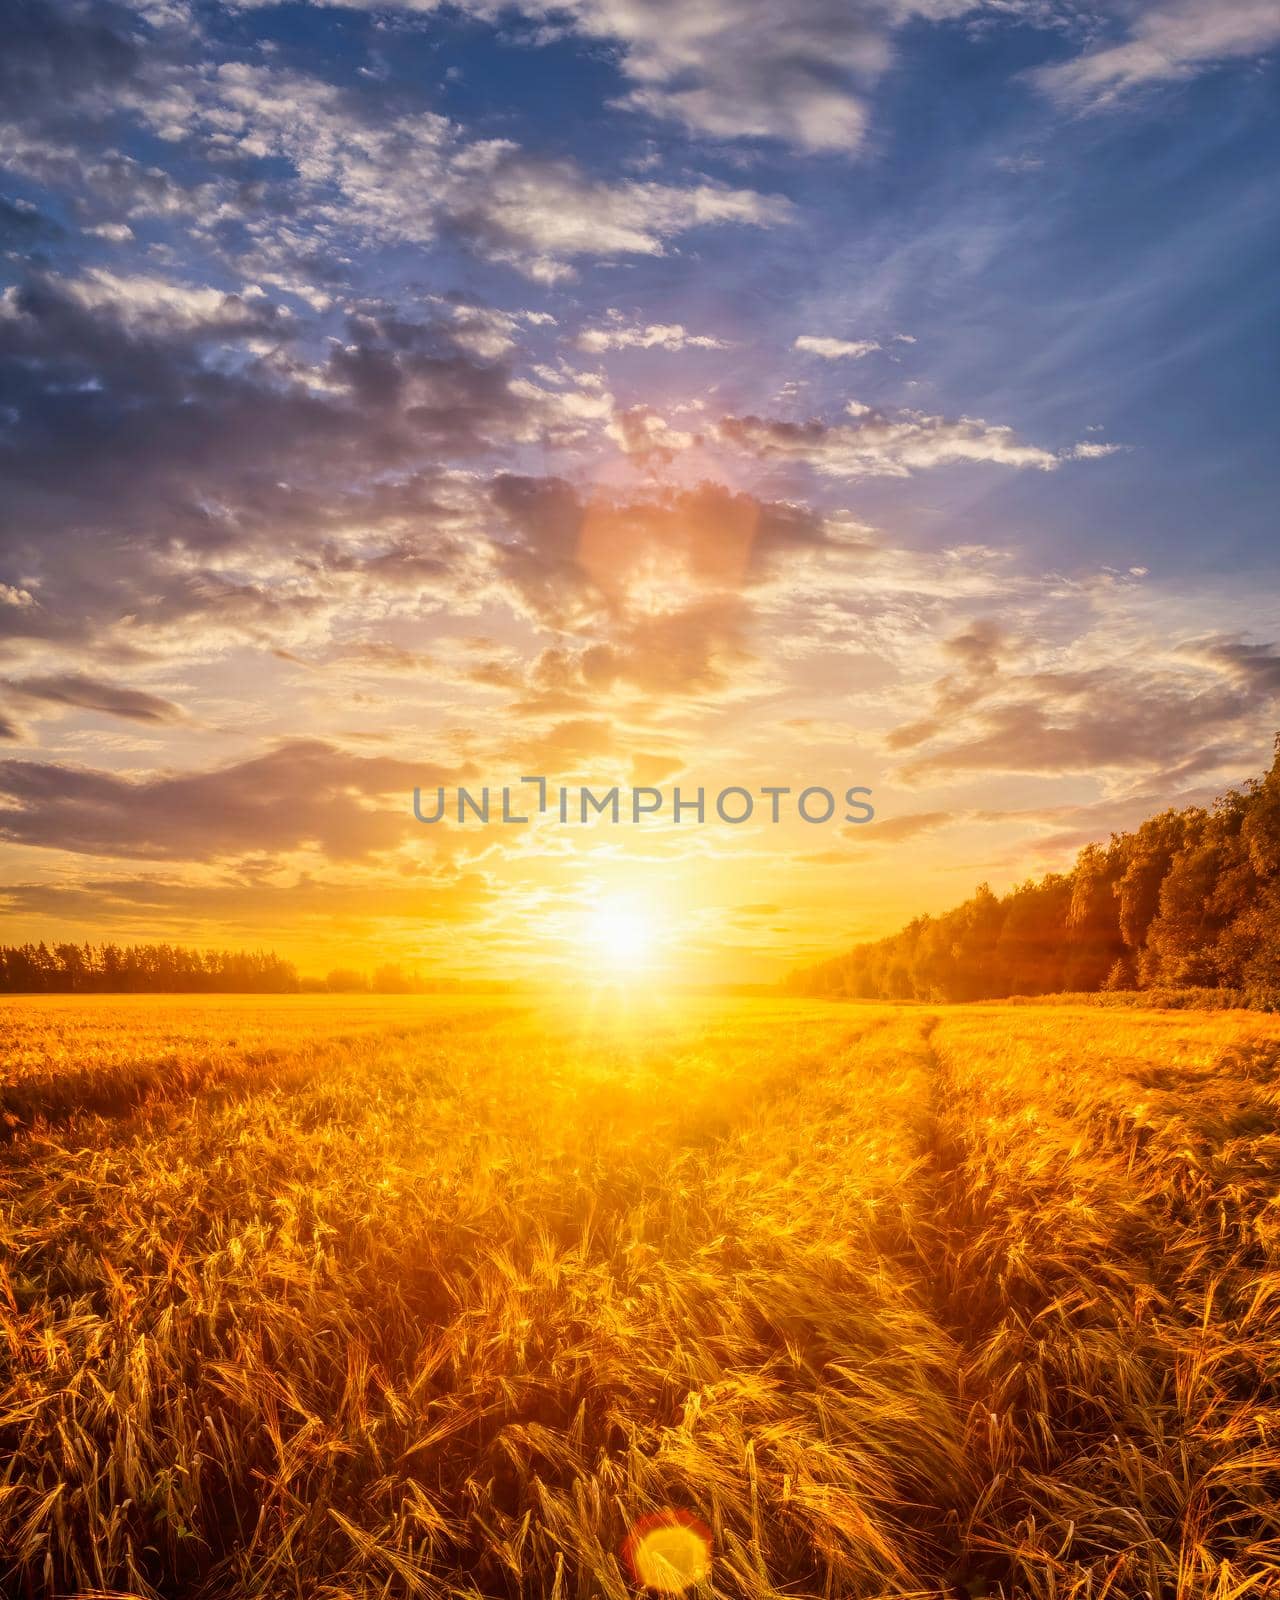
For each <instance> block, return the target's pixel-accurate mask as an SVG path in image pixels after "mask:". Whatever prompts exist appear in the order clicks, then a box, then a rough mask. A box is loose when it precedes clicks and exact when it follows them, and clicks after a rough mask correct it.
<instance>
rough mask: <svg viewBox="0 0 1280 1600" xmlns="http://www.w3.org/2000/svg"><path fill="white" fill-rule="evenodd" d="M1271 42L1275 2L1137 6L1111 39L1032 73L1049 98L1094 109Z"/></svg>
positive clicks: (1276, 30) (1174, 1) (1277, 36)
mask: <svg viewBox="0 0 1280 1600" xmlns="http://www.w3.org/2000/svg"><path fill="white" fill-rule="evenodd" d="M1277 43H1280V10H1277V8H1276V5H1275V3H1274V0H1212V3H1211V4H1206V3H1205V0H1171V3H1166V4H1155V5H1151V4H1148V5H1145V6H1143V7H1141V8H1140V9H1139V10H1138V11H1137V12H1136V14H1135V15H1134V16H1133V19H1132V21H1131V22H1130V23H1129V25H1128V29H1127V32H1126V33H1125V35H1124V37H1122V38H1121V39H1119V40H1118V41H1117V42H1115V43H1113V44H1103V45H1100V46H1098V47H1097V48H1095V49H1092V50H1089V51H1087V52H1086V53H1085V54H1084V55H1080V56H1077V57H1075V58H1074V60H1070V61H1062V62H1057V63H1055V64H1054V65H1052V66H1048V67H1040V68H1038V69H1036V70H1035V71H1034V72H1033V73H1032V75H1031V76H1032V78H1033V79H1034V81H1035V82H1036V83H1038V84H1039V86H1040V87H1041V88H1042V89H1043V90H1045V92H1046V93H1048V94H1050V95H1052V97H1053V98H1054V99H1055V100H1059V101H1062V102H1065V103H1067V104H1071V105H1080V106H1085V107H1087V108H1093V109H1097V108H1100V107H1104V106H1108V105H1112V104H1114V103H1115V102H1116V101H1118V100H1119V99H1121V98H1122V97H1123V96H1125V95H1126V94H1128V93H1131V92H1132V91H1134V90H1137V89H1142V88H1145V87H1147V86H1148V85H1151V84H1156V83H1167V82H1171V81H1176V80H1178V79H1182V78H1190V77H1193V76H1194V75H1195V74H1196V73H1198V72H1203V71H1205V70H1207V69H1208V68H1210V67H1213V66H1216V65H1217V64H1219V63H1221V62H1224V61H1230V60H1240V59H1247V58H1250V57H1255V56H1259V55H1262V54H1263V53H1264V52H1265V51H1267V50H1270V49H1272V48H1273V47H1274V46H1275V45H1276V44H1277Z"/></svg>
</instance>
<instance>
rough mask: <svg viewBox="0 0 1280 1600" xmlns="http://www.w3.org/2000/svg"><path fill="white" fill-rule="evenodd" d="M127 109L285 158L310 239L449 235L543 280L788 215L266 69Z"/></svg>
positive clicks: (201, 78) (785, 205)
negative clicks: (469, 133) (584, 164)
mask: <svg viewBox="0 0 1280 1600" xmlns="http://www.w3.org/2000/svg"><path fill="white" fill-rule="evenodd" d="M137 110H138V112H139V114H140V115H141V116H142V117H143V118H144V119H146V120H147V121H148V122H150V123H151V125H152V126H153V127H155V128H156V129H157V131H159V132H160V133H161V134H162V135H163V136H164V137H170V138H172V137H175V136H178V135H181V136H184V137H187V138H189V139H193V140H196V141H201V142H203V143H204V145H205V147H206V149H207V150H208V152H209V153H210V155H214V154H216V153H217V152H218V151H219V150H228V149H229V150H231V151H234V152H235V154H236V155H237V156H238V157H239V158H240V159H242V160H245V161H248V162H252V163H257V164H265V163H270V162H280V161H283V162H284V163H286V164H287V166H288V168H289V169H290V172H291V179H290V184H289V187H290V192H291V202H292V206H291V209H292V210H294V211H297V210H299V209H301V210H303V211H304V212H305V213H306V214H307V215H308V216H309V217H310V219H311V221H312V222H313V224H314V225H315V226H316V227H317V228H318V229H319V230H320V232H321V233H322V235H331V234H333V233H334V232H335V229H336V228H338V227H340V229H341V231H343V232H357V233H363V234H364V235H366V236H369V237H371V238H373V239H376V240H379V241H382V242H412V243H425V242H429V241H431V240H434V239H435V238H437V237H438V236H439V235H440V234H441V233H447V234H449V235H451V236H452V237H455V238H457V239H459V240H461V241H462V242H464V243H465V244H466V245H468V246H469V247H470V248H472V249H474V250H475V251H477V252H478V253H480V254H482V255H485V256H488V257H489V258H490V259H492V260H495V261H502V262H506V263H508V264H510V265H511V266H513V267H516V268H517V269H518V270H519V271H521V272H523V273H525V274H526V276H528V277H530V278H533V279H535V280H537V281H540V282H544V283H555V282H559V281H561V280H563V279H565V278H567V277H570V276H572V274H573V262H574V261H575V260H576V259H578V258H580V257H584V256H591V257H601V256H614V255H661V254H662V253H663V251H664V249H665V247H666V243H667V241H668V240H670V239H672V238H674V237H676V236H677V235H680V234H683V233H687V232H688V231H690V230H691V229H694V228H699V227H705V226H710V225H714V224H724V223H730V224H739V225H743V224H745V225H750V226H773V225H776V224H778V223H782V222H786V221H788V220H789V219H790V216H791V206H790V204H789V202H788V201H786V200H785V199H783V198H781V197H780V196H766V195H761V194H757V193H756V192H755V191H753V190H750V189H731V188H728V187H725V186H723V185H719V184H713V183H710V182H707V181H700V182H696V183H693V184H690V185H688V186H685V187H680V186H676V185H671V184H661V183H653V182H639V181H634V180H632V181H624V182H621V183H608V182H605V181H603V180H600V179H596V178H592V177H590V176H588V175H587V174H586V173H585V172H584V171H583V170H582V168H581V167H580V166H579V165H578V163H577V162H576V161H574V160H572V159H570V158H567V157H559V158H551V157H545V156H537V155H533V154H530V153H528V152H526V151H524V150H522V149H521V148H520V147H519V146H518V145H516V144H514V143H513V142H511V141H510V140H507V139H482V140H472V141H468V140H466V139H465V138H464V137H462V135H461V132H460V130H459V129H458V128H457V126H456V124H454V123H452V122H451V121H450V120H449V119H447V118H445V117H442V116H440V115H438V114H436V113H434V112H430V111H417V112H412V113H397V112H392V113H391V114H388V113H387V111H386V109H385V107H384V106H383V105H382V104H381V103H380V102H377V101H373V100H370V99H369V98H368V97H366V96H363V95H361V94H359V93H357V92H355V91H352V90H348V89H344V88H342V87H339V86H337V85H334V84H332V83H328V82H325V81H323V80H321V79H319V78H314V77H310V76H307V75H305V74H302V73H298V72H289V71H286V70H284V69H281V68H277V67H270V66H259V65H253V64H249V63H244V62H234V61H231V62H223V63H222V64H221V65H219V66H218V67H216V68H210V69H204V70H202V71H199V72H197V73H188V74H185V75H183V76H181V77H180V78H179V79H177V81H176V82H175V84H174V87H173V90H172V92H171V93H170V94H168V95H167V96H166V95H160V96H158V97H155V98H143V99H140V100H139V102H138V105H137ZM335 199H336V202H337V204H336V205H335Z"/></svg>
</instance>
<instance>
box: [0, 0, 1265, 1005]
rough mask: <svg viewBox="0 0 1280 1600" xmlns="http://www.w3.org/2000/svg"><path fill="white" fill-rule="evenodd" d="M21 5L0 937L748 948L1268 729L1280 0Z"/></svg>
mask: <svg viewBox="0 0 1280 1600" xmlns="http://www.w3.org/2000/svg"><path fill="white" fill-rule="evenodd" d="M5 27H6V37H5V38H4V42H3V49H2V50H0V483H2V485H3V488H2V491H0V916H2V917H3V937H4V938H5V939H6V940H7V941H14V940H21V939H26V938H31V939H39V938H45V939H47V940H49V941H51V942H52V941H55V940H56V941H64V940H76V941H80V940H84V939H92V940H94V941H98V940H102V939H112V940H118V941H130V940H150V939H164V940H168V941H173V942H181V943H184V944H198V945H205V946H233V947H237V948H239V947H242V946H250V947H272V948H275V949H276V950H278V951H279V952H280V953H281V954H284V955H287V956H290V957H292V958H294V959H296V960H297V961H298V962H299V963H300V965H301V966H302V967H303V968H304V969H305V970H307V971H314V972H323V971H325V970H327V969H328V968H329V967H333V966H338V965H343V966H349V965H353V964H354V965H366V966H372V965H375V964H377V963H378V962H381V961H397V962H403V963H404V964H405V965H406V966H408V967H411V968H415V969H417V970H419V971H422V972H424V973H432V972H441V973H447V974H453V975H457V976H461V977H476V976H499V977H516V976H523V975H526V974H528V973H538V972H544V971H545V972H547V973H560V974H562V975H563V974H566V973H567V974H570V975H572V974H573V973H574V972H575V971H579V970H592V969H593V966H594V965H596V964H598V963H599V962H600V960H601V952H600V949H599V948H598V947H599V946H600V945H601V944H602V943H603V945H604V946H606V947H607V946H608V945H609V944H610V939H611V937H612V939H613V943H614V945H615V946H616V947H617V948H615V949H614V950H613V955H614V957H616V958H618V960H619V961H620V963H621V964H622V965H624V966H625V965H626V964H627V962H628V961H630V960H632V959H633V958H635V964H636V965H640V964H641V963H640V962H639V959H638V946H639V945H641V944H643V945H644V947H645V948H644V957H645V962H647V963H648V964H649V965H650V966H652V967H654V968H655V969H657V970H661V971H662V972H663V973H665V974H667V975H668V976H679V977H682V978H689V979H691V980H694V981H719V980H723V979H733V980H743V981H758V980H769V979H773V978H776V977H779V976H781V975H782V974H783V973H785V972H786V971H787V970H788V969H789V968H790V967H792V966H794V965H796V964H798V963H803V962H806V961H809V960H812V959H815V958H817V957H822V956H825V955H828V954H831V953H834V952H836V951H838V950H840V949H842V948H845V947H847V946H848V945H850V944H852V943H854V942H856V941H858V940H860V939H865V938H870V937H875V936H878V935H880V934H883V933H887V932H890V931H892V930H893V929H894V928H896V927H898V926H900V925H901V924H902V923H903V922H904V921H905V920H907V919H908V918H909V917H911V916H913V915H915V914H917V913H920V912H928V911H939V910H942V909H944V908H945V907H947V906H949V905H951V904H954V903H955V902H956V901H958V900H960V899H962V898H964V897H965V896H966V895H967V894H968V893H969V892H970V891H971V890H972V889H973V887H974V886H975V885H976V884H977V883H978V882H979V881H981V880H985V881H988V882H989V883H991V885H992V887H993V888H995V889H996V890H997V891H1000V890H1002V889H1004V888H1007V887H1009V886H1010V885H1012V884H1013V883H1015V882H1018V881H1021V880H1023V879H1025V878H1027V877H1029V876H1038V875H1039V874H1041V873H1044V872H1046V871H1050V870H1058V869H1061V868H1063V867H1065V866H1066V865H1068V864H1069V863H1070V861H1071V860H1072V858H1073V856H1074V854H1075V852H1076V851H1077V850H1078V849H1079V848H1080V847H1081V846H1082V845H1083V844H1085V843H1086V842H1088V841H1090V840H1093V839H1105V838H1106V837H1107V836H1108V834H1109V833H1110V832H1111V831H1112V830H1113V829H1118V828H1122V827H1126V826H1130V825H1132V824H1134V823H1136V822H1137V821H1139V820H1141V818H1142V817H1143V816H1145V815H1147V814H1149V813H1151V812H1153V811H1156V810H1159V809H1163V808H1164V807H1165V806H1166V805H1171V804H1177V805H1184V804H1193V803H1206V802H1208V801H1210V800H1211V799H1212V797H1213V796H1214V795H1215V794H1217V793H1220V792H1221V791H1222V790H1223V789H1225V788H1226V787H1228V786H1232V785H1238V784H1239V783H1241V782H1242V781H1243V780H1245V779H1247V778H1248V777H1249V776H1250V775H1252V774H1254V773H1257V772H1260V771H1261V770H1262V769H1263V768H1264V767H1265V766H1266V765H1267V764H1268V763H1269V758H1270V752H1271V747H1272V743H1273V739H1274V736H1275V733H1276V730H1277V728H1278V727H1280V707H1277V704H1276V702H1277V699H1278V698H1280V615H1277V609H1278V608H1277V575H1278V572H1277V569H1278V567H1280V541H1278V540H1277V538H1276V534H1275V522H1276V517H1275V509H1274V508H1275V506H1276V503H1277V490H1278V489H1280V452H1277V450H1276V448H1275V418H1276V415H1277V412H1278V410H1280V362H1278V361H1277V359H1276V357H1277V354H1278V353H1280V352H1278V351H1277V329H1280V272H1277V266H1278V264H1280V182H1278V181H1277V180H1278V179H1280V93H1277V89H1278V88H1280V66H1278V62H1280V8H1277V6H1276V5H1275V3H1274V0H1217V3H1214V4H1211V5H1205V4H1202V3H1193V0H1156V3H1149V0H1132V3H1111V4H1106V5H1101V6H1091V5H1087V4H1077V3H1075V0H986V3H981V0H973V3H970V0H788V3H787V4H786V5H780V4H778V3H776V0H567V3H565V4H561V5H555V6H552V5H547V4H544V3H542V0H518V3H515V4H511V5H498V4H491V3H489V0H461V3H459V4H456V5H439V4H435V3H432V0H406V3H403V4H397V3H394V0H392V3H379V4H376V5H365V4H349V5H342V4H334V5H328V4H270V3H258V0H244V3H241V4H216V5H215V4H206V3H200V0H133V3H127V0H122V3H109V0H84V3H65V0H16V3H15V4H12V5H10V6H9V7H7V8H6V11H5ZM532 774H541V775H545V776H547V778H548V779H549V781H550V783H551V784H552V785H553V786H555V785H559V784H564V785H569V786H576V785H580V784H582V783H586V784H589V785H590V786H591V787H592V788H593V789H594V790H596V791H601V790H607V789H608V788H609V787H610V786H611V785H614V784H617V785H619V786H621V789H622V792H623V803H624V806H625V805H626V804H627V803H628V797H629V794H630V789H631V787H632V786H633V785H637V784H639V785H650V786H657V787H659V788H660V789H661V790H662V791H663V793H664V795H665V797H666V807H667V811H666V814H665V815H660V816H657V817H654V818H651V819H645V820H644V821H642V822H641V823H640V824H632V823H629V822H627V821H626V820H623V821H622V822H620V823H618V824H613V823H612V822H611V820H610V819H609V817H608V816H607V815H606V816H604V817H600V818H592V819H591V820H589V821H588V822H587V823H586V824H585V825H584V824H581V823H578V824H576V825H575V824H574V823H573V822H572V821H570V823H568V824H563V825H562V824H560V823H559V821H558V819H557V818H556V817H555V816H554V815H548V816H536V815H535V816H534V817H533V818H532V819H531V821H530V823H529V824H528V825H526V826H523V827H521V826H512V825H503V824H501V823H499V822H496V821H491V822H490V824H489V825H488V826H485V825H484V824H482V823H481V822H479V821H478V819H476V818H474V817H472V816H468V820H467V821H466V822H464V823H463V824H458V823H457V822H456V820H454V821H449V820H447V819H446V820H445V821H443V822H441V823H439V824H431V825H424V824H423V823H421V822H419V821H418V820H417V819H416V818H415V816H414V814H413V804H412V795H413V791H414V789H415V788H418V789H420V790H421V791H422V792H423V794H424V795H425V796H427V797H428V799H432V798H433V797H434V795H435V793H436V790H437V788H438V787H440V786H443V787H444V788H445V789H446V795H447V798H448V804H449V807H450V811H452V806H453V798H452V797H453V795H454V792H455V790H456V788H457V786H459V785H462V786H465V787H468V788H469V789H471V790H479V789H480V788H481V787H484V786H488V787H490V788H491V789H492V790H493V791H494V792H495V795H496V792H497V791H499V790H500V789H501V787H502V786H503V785H518V784H519V780H520V778H521V777H522V776H525V775H532ZM676 785H679V786H680V788H681V790H682V793H683V794H685V795H686V796H689V795H690V794H692V793H693V792H695V791H696V789H697V788H699V787H702V788H704V790H705V793H706V796H707V801H706V804H707V807H708V812H709V815H708V820H707V822H706V823H705V824H702V825H698V824H697V823H696V821H694V820H690V819H689V818H686V819H685V820H684V821H682V823H681V824H680V825H677V824H675V823H674V822H672V821H671V820H670V815H669V808H670V797H671V793H672V790H673V789H674V787H675V786H676ZM730 785H732V786H740V787H746V788H748V789H749V790H750V791H752V792H753V793H758V791H759V790H760V788H761V787H762V786H765V785H773V786H777V787H785V788H788V789H790V790H791V791H792V795H791V797H789V798H788V802H787V805H786V807H785V808H784V811H783V814H782V815H781V817H780V820H779V822H777V823H776V824H775V823H774V822H773V821H772V820H771V818H770V816H769V815H768V811H767V807H766V806H765V805H764V804H763V803H761V802H760V801H759V800H758V801H757V809H756V810H755V811H754V812H753V815H752V817H751V819H750V820H749V821H748V822H746V823H743V824H740V825H729V824H726V823H721V822H719V820H718V819H717V818H716V817H715V815H714V806H713V798H714V796H715V795H716V794H717V793H718V792H719V791H720V790H722V789H724V788H725V787H727V786H730ZM811 785H812V786H825V787H827V788H829V789H830V790H832V791H833V792H834V793H835V794H836V795H837V796H838V797H839V796H842V795H843V792H844V790H845V789H846V788H848V787H850V786H854V785H857V786H862V787H865V788H868V789H870V790H871V792H872V797H873V804H874V808H875V813H876V815H875V820H874V821H873V822H871V823H866V824H864V823H860V822H854V823H849V822H846V821H844V820H842V819H843V817H844V815H845V811H844V807H843V805H841V807H840V808H839V809H838V811H837V813H836V815H835V816H834V817H833V818H832V819H831V820H830V821H827V822H823V821H820V822H816V823H810V822H806V821H803V820H801V819H800V818H799V817H798V816H796V815H795V813H794V812H793V810H792V809H791V805H792V801H793V799H794V796H795V794H796V792H798V791H799V790H801V789H803V788H805V787H808V786H811ZM526 792H527V791H526ZM573 792H574V794H575V795H576V788H575V789H574V791H573ZM573 804H575V805H576V799H575V801H574V802H573ZM512 809H513V811H517V812H518V806H517V805H516V804H515V803H514V801H513V806H512ZM637 927H640V928H642V929H643V938H639V937H638V936H635V935H636V928H637ZM604 953H605V956H606V957H607V956H608V953H609V952H608V950H607V949H606V950H605V952H604Z"/></svg>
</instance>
